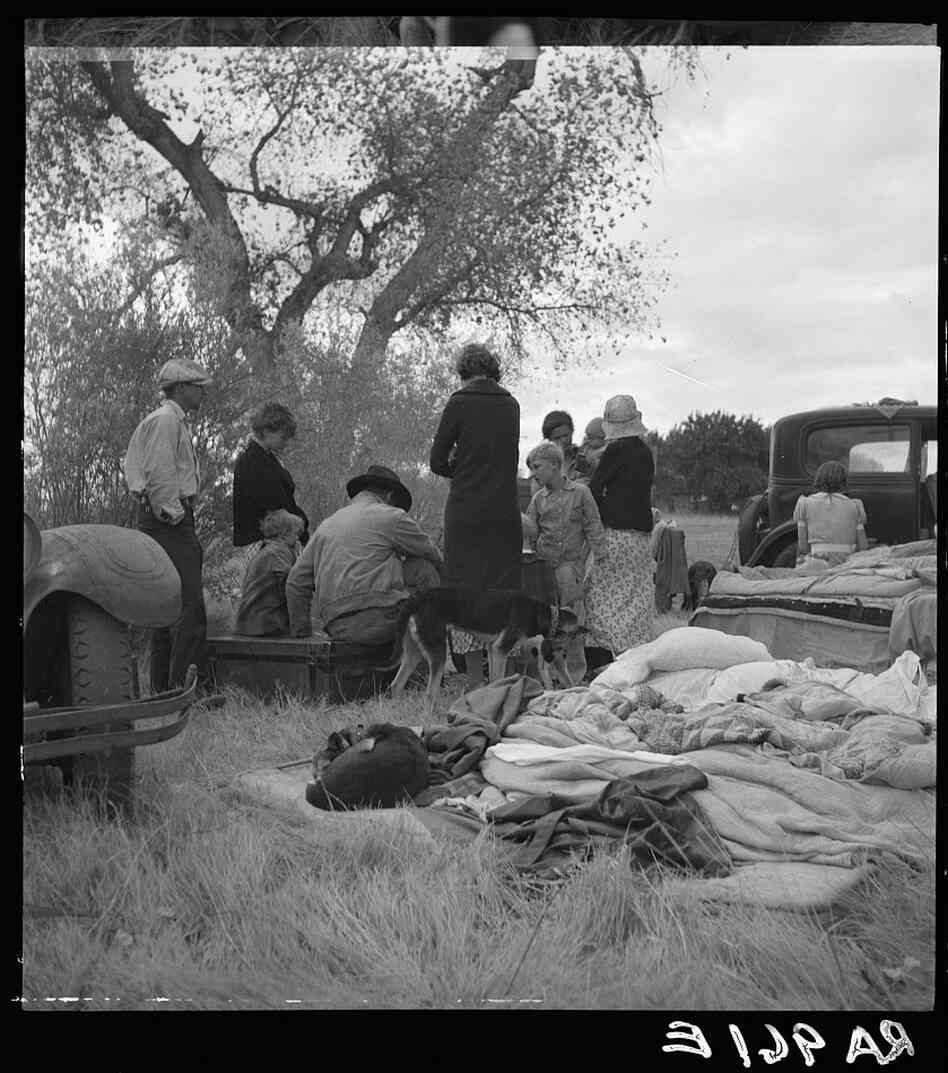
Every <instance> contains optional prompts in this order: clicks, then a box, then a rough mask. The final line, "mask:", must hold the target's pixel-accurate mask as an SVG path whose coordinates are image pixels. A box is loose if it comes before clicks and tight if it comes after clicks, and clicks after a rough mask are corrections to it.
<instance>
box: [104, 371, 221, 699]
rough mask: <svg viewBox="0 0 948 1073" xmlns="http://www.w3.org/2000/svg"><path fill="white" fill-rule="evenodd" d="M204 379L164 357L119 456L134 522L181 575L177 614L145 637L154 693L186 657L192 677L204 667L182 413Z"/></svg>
mask: <svg viewBox="0 0 948 1073" xmlns="http://www.w3.org/2000/svg"><path fill="white" fill-rule="evenodd" d="M211 382H212V380H211V377H210V375H209V374H208V372H207V370H206V369H204V368H202V367H201V366H200V365H198V363H197V362H196V361H191V359H190V358H176V359H174V360H172V361H167V362H165V364H164V365H162V367H161V369H160V370H159V373H158V387H159V388H160V389H161V391H162V393H163V394H164V397H165V398H164V402H162V404H161V406H159V407H158V409H157V410H154V411H152V413H150V414H149V415H148V416H147V417H146V418H145V419H144V421H142V422H141V424H140V425H139V426H138V428H136V429H135V431H134V432H133V433H132V438H131V440H130V441H129V444H128V452H127V453H126V455H125V480H126V482H127V484H128V487H129V491H131V493H132V495H133V496H134V497H135V499H136V502H137V518H136V524H137V526H138V528H139V529H140V530H141V531H142V532H143V533H147V534H148V535H149V536H150V537H151V538H152V539H153V540H156V541H157V542H158V543H159V544H160V545H161V546H162V547H163V548H164V550H165V551H166V552H167V553H168V557H169V558H170V559H171V561H172V562H173V563H174V565H175V567H176V568H177V571H178V573H179V575H180V576H181V615H180V617H179V618H178V621H177V622H176V623H175V624H174V625H173V626H171V627H168V628H164V629H159V630H155V632H154V634H153V636H152V644H151V688H152V692H154V693H162V692H164V691H165V690H167V689H175V688H177V687H179V686H181V685H183V684H184V678H185V675H186V673H187V670H188V666H189V665H190V664H192V663H193V664H195V665H196V666H197V669H198V674H199V676H202V675H203V673H204V671H205V638H206V635H207V616H206V612H205V609H204V587H203V581H202V577H201V571H202V567H203V564H204V551H203V549H202V547H201V544H200V542H199V541H198V538H197V534H196V532H195V530H194V501H195V498H196V497H197V493H198V487H199V485H200V476H201V475H200V471H199V469H198V461H197V456H196V455H195V453H194V445H193V443H192V441H191V430H190V428H189V427H188V422H187V416H188V414H189V413H194V412H196V411H197V410H198V409H199V408H200V406H201V402H202V401H203V399H204V389H205V388H206V387H207V386H208V385H209V384H210V383H211Z"/></svg>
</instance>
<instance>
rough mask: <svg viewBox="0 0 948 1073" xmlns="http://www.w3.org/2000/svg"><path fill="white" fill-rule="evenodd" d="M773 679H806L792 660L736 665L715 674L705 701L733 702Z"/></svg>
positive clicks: (792, 680) (790, 680)
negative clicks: (741, 694) (738, 696)
mask: <svg viewBox="0 0 948 1073" xmlns="http://www.w3.org/2000/svg"><path fill="white" fill-rule="evenodd" d="M775 678H779V679H781V680H782V681H784V682H795V681H798V680H799V679H801V678H806V672H805V671H803V670H802V669H801V668H800V665H799V664H798V663H796V662H795V661H794V660H792V659H775V660H765V661H761V662H755V663H737V664H735V665H734V666H733V667H727V668H725V669H724V670H723V671H718V672H717V675H716V676H715V679H714V682H713V684H712V685H711V686H710V687H709V688H708V694H707V699H708V702H709V703H712V702H713V703H716V704H726V703H727V702H728V701H730V700H734V699H735V698H736V697H737V695H738V693H759V692H760V691H761V690H762V689H763V688H764V686H765V685H766V684H767V683H768V682H770V681H773V679H775ZM656 688H659V687H657V686H656Z"/></svg>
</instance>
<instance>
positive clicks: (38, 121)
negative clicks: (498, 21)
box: [27, 49, 661, 377]
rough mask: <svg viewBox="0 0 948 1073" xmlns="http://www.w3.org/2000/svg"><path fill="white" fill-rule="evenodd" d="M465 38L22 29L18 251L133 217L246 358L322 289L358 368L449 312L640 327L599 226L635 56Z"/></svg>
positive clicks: (647, 302)
mask: <svg viewBox="0 0 948 1073" xmlns="http://www.w3.org/2000/svg"><path fill="white" fill-rule="evenodd" d="M465 55H466V57H467V59H468V60H469V61H470V62H467V63H466V64H462V63H460V62H459V60H458V58H457V54H453V55H452V54H447V53H446V52H445V51H443V50H432V49H418V50H393V49H373V50H362V51H359V52H353V51H351V50H342V49H339V50H336V49H322V50H303V49H248V50H232V51H227V50H220V51H214V52H210V53H208V52H204V53H201V52H200V51H197V52H194V51H187V50H161V51H154V50H152V51H149V50H142V51H136V52H134V53H128V54H125V55H123V56H122V57H121V58H118V59H116V58H114V57H113V58H101V59H98V58H90V56H89V54H88V53H78V54H76V53H73V52H72V51H70V50H49V49H33V50H29V51H28V65H27V103H28V123H27V135H28V139H27V140H28V152H27V208H28V220H29V225H30V230H29V238H30V252H31V254H32V255H33V256H41V255H42V250H43V248H44V245H48V244H49V243H51V242H53V241H55V240H58V239H59V237H60V236H61V235H62V234H63V233H64V229H65V230H66V232H67V233H68V230H69V225H70V223H73V222H76V221H83V220H85V221H88V222H91V223H92V224H93V225H97V224H99V223H100V222H102V221H104V222H105V223H106V224H108V222H109V221H119V224H120V226H122V227H125V226H128V225H130V224H132V223H134V224H135V225H136V226H140V225H142V224H147V225H148V226H150V228H151V235H152V241H153V246H154V263H153V271H154V272H159V271H161V270H162V269H163V267H164V266H165V265H166V264H167V263H168V262H169V260H172V259H181V260H183V261H184V263H187V264H189V265H191V266H192V267H193V268H194V269H195V271H196V273H197V274H198V276H199V277H200V278H201V279H202V280H203V282H204V285H205V286H210V287H211V288H212V289H214V291H215V295H216V299H217V308H218V311H219V313H220V315H221V316H222V317H223V319H224V321H225V322H226V324H227V325H228V327H229V330H230V333H231V338H230V345H231V347H232V349H233V350H234V351H235V352H239V353H240V354H241V355H242V356H243V357H245V358H246V359H247V360H248V361H249V363H250V365H251V366H252V368H253V370H254V372H255V374H256V375H258V376H260V377H266V376H267V375H269V374H270V373H271V372H272V370H273V369H274V368H275V366H277V365H278V364H279V363H280V361H281V358H282V355H283V354H284V353H285V351H286V348H287V347H288V346H289V345H291V344H292V342H293V341H294V340H295V339H297V338H299V335H300V333H301V332H302V333H305V332H307V331H310V332H312V331H313V330H315V329H317V328H318V324H319V317H318V314H319V313H320V311H322V310H325V309H327V308H330V307H332V308H335V309H339V308H345V309H348V310H349V311H350V314H351V317H352V323H353V327H354V335H353V346H352V354H351V361H352V366H353V368H354V369H355V370H356V371H357V372H358V373H359V375H361V376H363V377H369V376H371V375H373V373H374V372H375V371H376V370H377V369H378V367H379V366H380V364H381V362H382V360H383V359H384V356H385V354H386V351H387V348H388V344H389V342H390V341H391V340H392V338H393V336H395V335H396V333H399V332H404V331H406V330H414V331H416V332H421V333H424V332H425V331H428V332H430V331H432V330H438V331H441V330H443V329H445V328H446V327H448V326H449V325H450V324H451V323H452V322H453V321H455V320H457V319H458V318H460V319H461V320H462V322H463V323H464V324H466V325H468V326H471V325H475V324H476V325H479V326H480V330H482V331H484V332H485V333H488V332H490V331H500V330H503V333H504V338H505V341H506V342H507V344H508V345H510V346H512V348H513V350H514V351H515V352H516V349H517V344H518V343H519V342H520V341H521V340H522V339H523V337H524V334H525V333H536V332H542V333H544V335H545V339H546V341H547V344H548V346H549V347H550V348H551V349H552V350H554V351H557V350H558V351H559V352H560V353H561V354H563V353H565V351H566V346H567V340H569V339H571V338H574V333H576V332H580V333H586V334H587V335H592V334H593V333H601V332H602V331H603V329H608V327H610V326H613V327H619V326H621V328H622V330H623V331H626V332H628V331H630V330H632V331H635V330H637V329H642V328H644V327H645V326H646V325H647V324H648V323H649V322H650V317H651V305H652V302H653V301H654V298H655V297H656V294H657V287H656V286H653V284H659V283H660V281H661V276H660V274H655V275H654V276H653V275H650V272H649V266H648V262H647V259H646V257H645V251H644V250H643V248H642V247H641V246H640V245H639V244H638V243H637V242H636V241H633V240H631V239H629V238H628V237H625V238H617V234H618V232H617V231H616V226H615V225H616V224H617V223H618V222H619V221H620V220H621V219H623V218H627V219H628V218H630V217H631V214H632V213H634V212H635V210H636V209H638V208H639V207H640V206H641V205H642V204H643V203H645V202H647V200H648V198H647V184H648V170H647V157H648V155H649V154H650V152H651V151H652V150H653V148H654V144H655V139H656V138H657V135H658V132H659V128H658V125H657V123H656V122H655V120H654V117H653V114H652V107H651V105H652V91H651V90H650V88H649V86H648V85H647V83H646V79H645V77H644V75H643V71H642V67H641V65H640V61H639V58H638V56H637V55H636V53H635V52H634V51H633V50H615V51H611V52H609V53H608V55H607V56H606V55H604V54H603V53H601V52H598V51H593V50H589V51H585V52H581V53H580V52H575V51H574V52H569V53H566V52H562V51H555V50H554V51H551V52H549V53H542V54H541V57H540V60H539V61H538V64H537V63H534V61H526V60H505V59H504V58H503V56H502V55H501V56H498V54H496V53H492V52H490V51H489V50H488V51H486V52H482V53H480V54H479V59H480V61H481V62H480V64H479V63H477V62H475V59H476V58H478V56H477V54H475V59H471V58H470V56H471V54H469V53H468V54H465ZM627 234H628V232H626V235H627Z"/></svg>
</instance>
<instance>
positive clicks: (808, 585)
mask: <svg viewBox="0 0 948 1073" xmlns="http://www.w3.org/2000/svg"><path fill="white" fill-rule="evenodd" d="M929 558H931V560H932V563H931V570H930V571H929V569H928V567H927V566H926V567H924V568H919V567H918V566H907V565H903V563H908V562H910V561H911V562H914V560H900V561H898V562H895V561H890V562H888V563H880V564H878V565H877V566H865V567H848V568H847V565H848V564H844V565H843V566H841V567H837V568H834V569H831V570H823V571H819V572H816V573H814V572H810V571H809V570H807V569H805V568H803V569H800V570H794V569H792V568H781V567H756V566H750V567H748V566H744V567H741V569H740V571H739V572H738V573H732V572H730V571H726V570H723V571H719V572H718V574H717V575H716V576H715V578H714V580H713V581H712V582H711V588H710V591H709V595H711V596H807V597H811V598H821V597H822V598H824V599H826V598H828V599H836V598H837V597H840V596H858V597H860V598H862V599H880V598H886V599H898V598H899V597H901V596H905V595H906V594H907V593H910V592H914V591H915V590H916V589H921V588H923V587H924V586H926V585H928V584H929V581H928V580H927V579H928V578H929V576H932V577H933V576H934V572H935V563H934V556H930V557H929ZM919 569H922V573H919Z"/></svg>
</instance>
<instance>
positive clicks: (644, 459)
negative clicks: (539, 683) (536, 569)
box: [586, 395, 655, 666]
mask: <svg viewBox="0 0 948 1073" xmlns="http://www.w3.org/2000/svg"><path fill="white" fill-rule="evenodd" d="M602 427H603V432H604V434H605V440H606V447H605V450H604V451H603V452H602V456H601V458H600V459H599V465H598V466H597V467H596V472H595V473H594V474H593V476H592V479H591V480H590V482H589V490H590V491H591V492H592V494H593V499H595V501H596V503H597V504H598V506H599V514H600V517H601V518H602V524H603V527H604V529H605V550H604V552H603V555H602V556H601V557H598V556H597V558H596V560H595V561H594V563H593V565H592V571H591V574H590V578H589V583H588V590H587V594H586V622H587V626H588V630H589V633H588V634H587V645H588V646H589V647H588V648H587V653H586V655H587V660H590V661H591V662H590V665H591V666H595V665H601V664H602V663H604V662H608V661H610V660H611V659H613V658H615V657H616V656H618V655H619V654H620V653H621V652H624V651H625V650H626V649H628V648H632V647H633V646H634V645H638V644H643V643H644V642H646V641H650V640H651V639H652V619H653V611H654V606H655V587H654V583H653V581H652V569H653V565H654V564H653V562H652V555H651V551H650V548H649V541H650V534H651V532H652V526H653V517H652V481H653V480H654V477H655V463H654V460H653V458H652V451H651V449H650V448H649V446H648V445H647V444H646V443H645V426H644V425H643V424H642V415H641V413H640V412H639V409H638V407H637V406H636V404H635V399H634V398H633V397H632V396H631V395H615V396H613V397H612V398H611V399H609V401H608V402H607V403H606V405H605V409H604V410H603V415H602ZM597 649H598V650H600V651H599V652H597V651H596V650H597Z"/></svg>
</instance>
